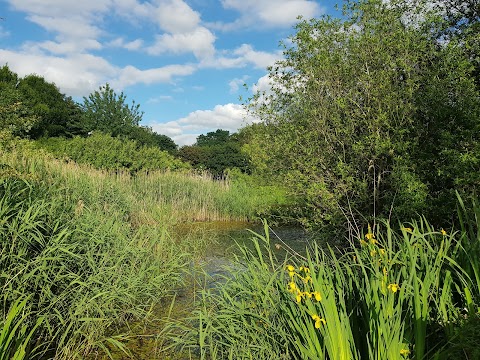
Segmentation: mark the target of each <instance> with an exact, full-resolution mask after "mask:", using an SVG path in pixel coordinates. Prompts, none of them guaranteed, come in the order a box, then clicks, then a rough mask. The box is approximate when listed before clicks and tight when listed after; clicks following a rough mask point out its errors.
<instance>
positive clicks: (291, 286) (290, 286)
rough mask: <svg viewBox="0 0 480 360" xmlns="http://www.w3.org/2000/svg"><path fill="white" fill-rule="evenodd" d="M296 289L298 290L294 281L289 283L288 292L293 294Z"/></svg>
mask: <svg viewBox="0 0 480 360" xmlns="http://www.w3.org/2000/svg"><path fill="white" fill-rule="evenodd" d="M296 289H297V285H295V283H294V282H293V281H291V282H289V283H288V287H287V290H288V292H291V293H293V292H294V291H295V290H296Z"/></svg>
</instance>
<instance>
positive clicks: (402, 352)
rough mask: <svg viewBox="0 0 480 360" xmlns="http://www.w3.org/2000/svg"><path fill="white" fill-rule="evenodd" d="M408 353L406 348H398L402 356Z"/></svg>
mask: <svg viewBox="0 0 480 360" xmlns="http://www.w3.org/2000/svg"><path fill="white" fill-rule="evenodd" d="M408 354H410V350H408V349H402V350H400V355H402V356H407V355H408Z"/></svg>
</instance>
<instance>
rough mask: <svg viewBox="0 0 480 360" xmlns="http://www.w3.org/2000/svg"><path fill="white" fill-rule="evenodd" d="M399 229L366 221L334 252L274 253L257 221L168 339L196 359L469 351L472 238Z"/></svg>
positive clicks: (474, 295) (439, 355) (473, 314)
mask: <svg viewBox="0 0 480 360" xmlns="http://www.w3.org/2000/svg"><path fill="white" fill-rule="evenodd" d="M469 224H470V226H472V227H475V228H476V227H477V226H478V225H479V224H478V223H475V222H474V223H469ZM409 226H410V227H408V228H407V227H402V228H400V230H398V231H396V230H394V229H392V228H391V227H390V226H389V224H388V223H386V224H384V225H382V226H378V227H376V228H374V229H371V228H369V229H368V231H367V232H366V234H365V235H363V236H360V234H359V235H358V236H359V237H358V238H357V237H354V238H352V242H351V244H350V245H351V246H350V247H349V248H348V249H346V251H344V252H342V253H339V252H338V251H334V250H333V249H329V250H321V249H319V248H318V247H316V246H313V247H312V248H310V250H311V251H310V252H309V253H308V254H307V256H306V257H303V256H301V255H299V254H290V256H291V257H287V258H286V259H278V258H276V257H275V255H274V251H273V250H272V247H271V246H272V244H271V242H270V239H269V234H268V227H267V226H266V225H265V236H262V235H259V234H255V238H254V239H253V244H254V248H253V250H251V249H249V248H248V247H242V256H241V257H239V258H238V259H237V262H236V263H235V264H233V265H232V266H231V267H230V268H229V273H228V274H227V275H225V278H224V283H222V284H220V285H219V286H217V287H216V288H214V289H210V290H206V291H204V292H203V297H202V301H201V303H200V306H199V308H198V310H197V311H196V313H195V316H193V317H192V318H190V319H188V320H187V321H179V322H177V323H172V325H171V327H172V331H173V332H174V333H175V332H176V334H177V335H176V336H177V337H176V338H175V339H176V344H177V345H178V346H179V347H183V348H184V349H185V348H187V349H189V350H190V351H192V352H194V353H199V354H200V356H201V358H202V359H227V358H236V359H251V358H255V359H272V358H276V359H312V360H313V359H345V360H347V359H348V360H350V359H397V360H403V359H409V358H415V359H447V358H450V357H449V356H451V355H453V354H460V353H461V352H462V351H464V354H477V353H478V344H475V343H474V340H473V336H472V337H471V336H469V335H468V334H467V331H468V330H469V329H470V330H471V331H476V332H478V316H479V314H480V313H479V311H478V308H476V307H474V306H473V304H478V303H479V301H480V295H479V294H480V292H479V288H478V285H477V284H476V281H475V280H474V279H473V278H471V277H469V276H467V275H466V270H467V269H468V267H469V266H470V265H471V264H470V263H469V262H468V261H467V262H465V261H464V260H463V259H464V256H465V255H467V254H469V253H472V252H476V251H477V246H478V239H475V240H474V241H471V239H466V238H465V235H466V234H465V233H464V232H463V231H462V232H451V233H447V232H446V231H444V230H443V229H442V230H440V231H437V230H435V229H434V228H432V227H431V225H429V224H428V223H427V222H426V221H425V220H420V221H418V222H413V223H412V224H411V225H409ZM475 266H476V269H477V271H478V264H477V265H475ZM465 288H467V289H470V290H471V292H469V293H467V292H466V291H463V289H465ZM465 309H467V311H466V312H465ZM175 339H174V340H175ZM460 339H466V340H467V341H466V343H460Z"/></svg>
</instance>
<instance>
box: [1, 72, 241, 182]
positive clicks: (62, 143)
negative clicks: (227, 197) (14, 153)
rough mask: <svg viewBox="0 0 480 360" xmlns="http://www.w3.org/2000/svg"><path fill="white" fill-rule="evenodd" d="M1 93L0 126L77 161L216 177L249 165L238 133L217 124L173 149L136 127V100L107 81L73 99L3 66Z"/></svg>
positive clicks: (34, 77)
mask: <svg viewBox="0 0 480 360" xmlns="http://www.w3.org/2000/svg"><path fill="white" fill-rule="evenodd" d="M0 93H1V98H0V115H1V120H0V129H8V130H9V132H10V133H12V134H13V135H15V136H19V137H22V138H29V139H32V140H36V141H37V144H38V145H39V146H40V147H42V148H45V149H47V150H48V151H50V152H52V153H54V154H55V155H57V156H63V155H65V156H67V157H68V158H70V159H72V160H74V161H76V162H79V163H88V164H91V165H93V166H95V167H97V168H102V169H126V170H129V171H131V172H137V171H140V170H165V169H171V170H175V169H185V168H191V167H193V168H196V169H199V170H207V171H209V172H211V173H212V174H213V175H214V176H216V177H221V176H223V175H224V172H225V171H226V170H227V169H231V168H238V169H240V171H241V172H248V171H249V170H250V168H249V161H248V159H247V157H246V156H245V155H242V154H241V146H242V141H241V139H240V138H239V136H238V135H237V134H230V133H229V132H228V131H225V130H221V129H219V130H217V131H216V132H211V133H208V134H207V135H200V136H199V137H198V139H197V143H195V144H194V145H191V146H184V147H182V148H181V149H178V146H177V144H175V142H174V141H173V140H172V139H171V138H169V137H168V136H166V135H161V134H157V133H156V132H154V131H153V130H152V129H151V128H150V127H146V126H141V125H140V122H141V121H142V117H143V112H142V111H141V110H140V105H139V104H136V103H135V101H132V103H131V104H128V103H127V97H126V95H125V94H124V93H123V92H122V93H120V94H117V93H115V91H114V90H113V89H112V88H111V87H110V85H109V84H106V85H104V86H101V87H100V88H99V89H98V90H96V91H94V92H92V93H91V94H90V95H89V96H88V97H84V98H83V103H77V102H75V101H74V100H73V99H72V98H71V97H68V96H66V95H64V94H62V93H61V92H60V91H59V89H58V88H57V87H56V86H55V84H53V83H49V82H47V81H46V80H45V79H44V78H43V77H41V76H39V75H27V76H25V77H23V78H20V77H19V76H18V75H17V74H15V73H14V72H12V71H11V70H10V69H9V67H8V66H7V65H5V66H3V67H2V68H0Z"/></svg>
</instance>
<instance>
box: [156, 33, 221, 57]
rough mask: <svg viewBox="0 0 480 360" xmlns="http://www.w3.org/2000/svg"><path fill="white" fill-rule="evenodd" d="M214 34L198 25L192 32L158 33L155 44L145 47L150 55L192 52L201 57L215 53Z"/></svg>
mask: <svg viewBox="0 0 480 360" xmlns="http://www.w3.org/2000/svg"><path fill="white" fill-rule="evenodd" d="M214 42H215V36H214V35H213V34H212V33H211V32H210V30H208V29H206V28H203V27H199V28H197V29H195V30H193V31H192V32H188V33H177V34H162V35H158V36H157V39H156V41H155V44H154V45H152V46H150V47H149V48H147V52H148V53H149V54H151V55H160V54H163V53H174V54H183V53H189V52H192V53H193V54H194V55H195V57H197V58H199V59H201V58H205V57H212V56H213V55H214V53H215V47H214V45H213V43H214Z"/></svg>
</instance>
